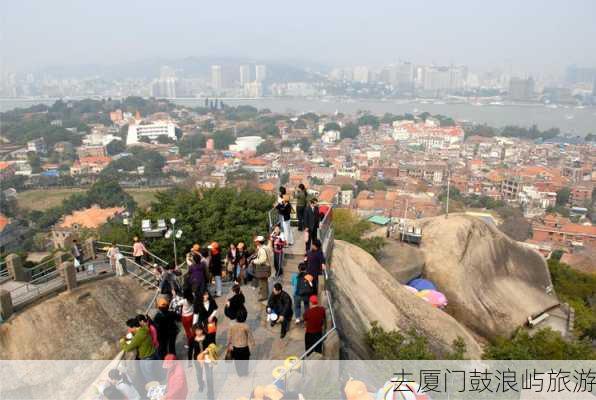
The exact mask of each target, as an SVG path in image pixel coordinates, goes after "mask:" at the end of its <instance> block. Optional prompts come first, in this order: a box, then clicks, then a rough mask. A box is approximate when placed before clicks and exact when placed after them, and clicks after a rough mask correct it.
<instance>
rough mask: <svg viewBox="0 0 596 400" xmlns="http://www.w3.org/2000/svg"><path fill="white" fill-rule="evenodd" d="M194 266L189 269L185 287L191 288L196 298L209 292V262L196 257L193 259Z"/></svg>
mask: <svg viewBox="0 0 596 400" xmlns="http://www.w3.org/2000/svg"><path fill="white" fill-rule="evenodd" d="M191 259H192V264H191V265H190V266H189V268H188V272H187V275H186V279H185V285H186V286H187V287H190V288H191V290H192V293H193V295H194V297H195V298H197V297H198V296H201V295H202V294H203V292H204V291H205V290H207V262H206V260H204V259H203V257H202V256H201V255H200V253H199V255H198V257H195V256H194V255H193V256H192V257H191Z"/></svg>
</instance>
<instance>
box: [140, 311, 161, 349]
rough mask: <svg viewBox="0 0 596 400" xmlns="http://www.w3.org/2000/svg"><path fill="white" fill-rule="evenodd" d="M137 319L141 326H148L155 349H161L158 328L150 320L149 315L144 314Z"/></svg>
mask: <svg viewBox="0 0 596 400" xmlns="http://www.w3.org/2000/svg"><path fill="white" fill-rule="evenodd" d="M136 318H137V320H138V321H139V324H141V326H146V327H147V328H148V329H149V334H150V335H151V343H152V344H153V347H155V348H156V349H157V348H159V339H158V338H157V328H156V327H155V324H154V323H153V321H152V320H151V318H149V316H148V315H143V314H139V315H137V316H136Z"/></svg>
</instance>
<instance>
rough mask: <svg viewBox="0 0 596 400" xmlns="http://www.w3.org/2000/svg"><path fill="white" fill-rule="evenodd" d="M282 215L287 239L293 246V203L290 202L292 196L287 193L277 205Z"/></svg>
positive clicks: (281, 222)
mask: <svg viewBox="0 0 596 400" xmlns="http://www.w3.org/2000/svg"><path fill="white" fill-rule="evenodd" d="M275 208H276V209H277V212H278V213H279V216H280V225H281V227H282V229H283V232H284V235H285V237H286V241H287V242H288V244H289V245H290V246H291V245H293V244H294V235H293V234H292V226H291V223H292V204H290V196H289V195H287V194H285V195H284V197H283V199H282V201H281V203H277V205H276V206H275Z"/></svg>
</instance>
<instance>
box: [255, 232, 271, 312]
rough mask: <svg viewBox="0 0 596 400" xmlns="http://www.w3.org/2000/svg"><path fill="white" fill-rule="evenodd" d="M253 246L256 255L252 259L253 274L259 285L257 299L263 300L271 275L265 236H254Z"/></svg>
mask: <svg viewBox="0 0 596 400" xmlns="http://www.w3.org/2000/svg"><path fill="white" fill-rule="evenodd" d="M255 246H256V247H257V251H256V257H255V258H254V260H253V261H252V263H253V265H254V276H255V278H256V279H257V281H258V285H259V301H265V300H267V297H268V296H269V284H268V281H269V277H270V276H271V260H270V257H269V252H268V251H267V249H266V248H265V238H264V237H263V236H257V237H256V238H255Z"/></svg>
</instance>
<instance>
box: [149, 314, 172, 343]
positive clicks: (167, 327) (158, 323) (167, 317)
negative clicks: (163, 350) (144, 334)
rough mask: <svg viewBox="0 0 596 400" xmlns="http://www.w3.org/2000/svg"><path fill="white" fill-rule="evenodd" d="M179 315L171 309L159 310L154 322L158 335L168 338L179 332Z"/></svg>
mask: <svg viewBox="0 0 596 400" xmlns="http://www.w3.org/2000/svg"><path fill="white" fill-rule="evenodd" d="M177 321H178V315H177V314H176V313H175V312H173V311H170V310H166V311H161V310H160V311H158V312H157V314H155V317H153V323H154V324H155V328H156V329H157V337H158V338H160V340H161V339H162V338H167V337H170V336H171V335H176V334H178V324H177Z"/></svg>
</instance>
